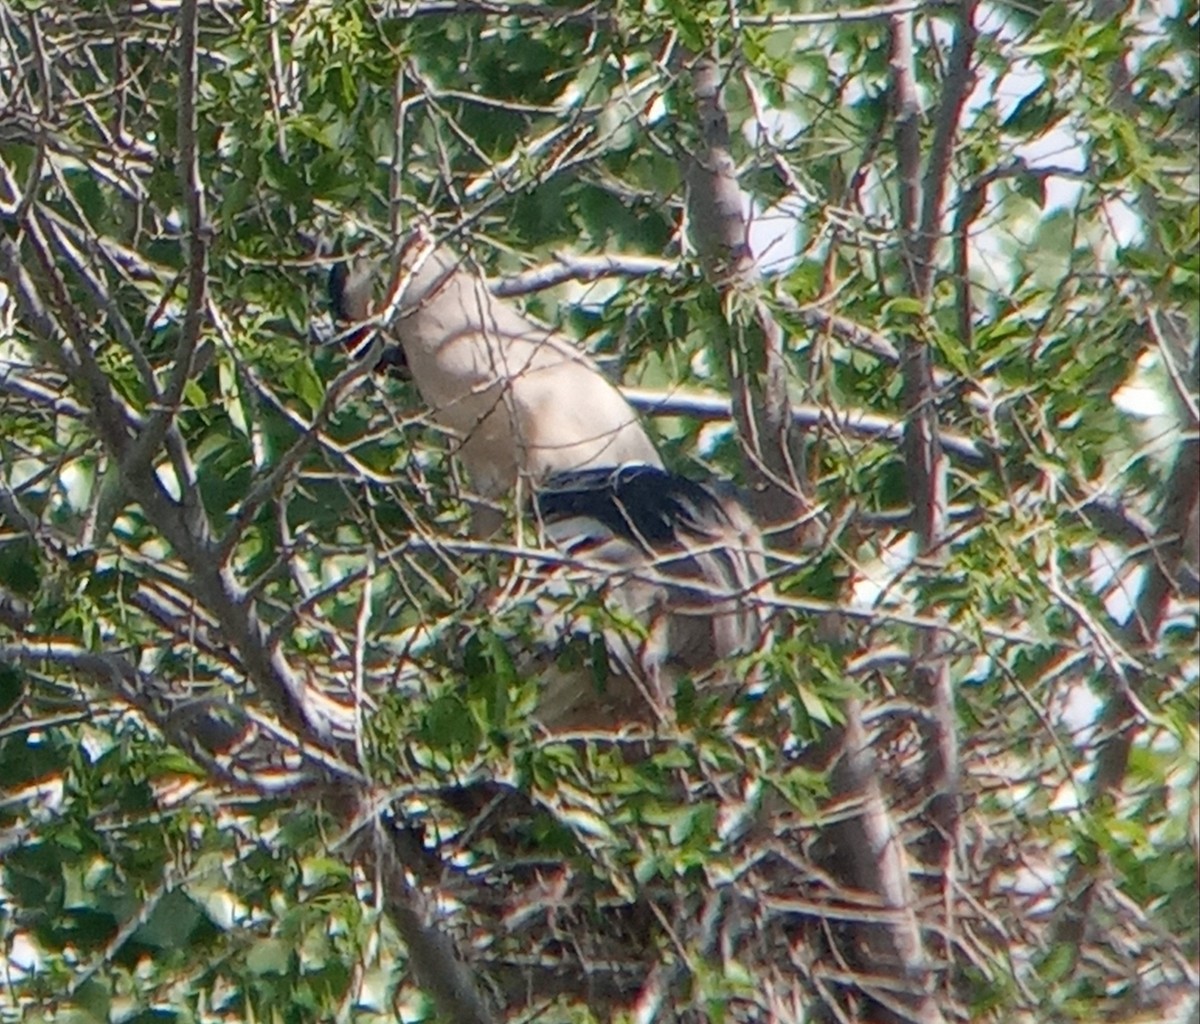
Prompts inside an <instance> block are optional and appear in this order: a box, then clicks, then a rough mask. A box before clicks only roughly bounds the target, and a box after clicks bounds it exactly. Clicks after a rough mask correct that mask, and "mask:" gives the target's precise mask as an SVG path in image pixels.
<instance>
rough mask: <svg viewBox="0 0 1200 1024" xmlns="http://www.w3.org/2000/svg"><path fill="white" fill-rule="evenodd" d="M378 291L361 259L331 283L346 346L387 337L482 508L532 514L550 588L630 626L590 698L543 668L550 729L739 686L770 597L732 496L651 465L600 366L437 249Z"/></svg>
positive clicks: (487, 514) (614, 721)
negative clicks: (551, 557) (711, 687)
mask: <svg viewBox="0 0 1200 1024" xmlns="http://www.w3.org/2000/svg"><path fill="white" fill-rule="evenodd" d="M374 280H375V278H374V275H373V274H372V273H370V272H369V271H368V270H365V269H364V268H363V267H362V266H361V265H358V264H354V265H351V266H347V265H344V264H340V265H338V266H336V267H335V268H334V270H333V271H332V272H331V274H330V293H331V304H332V307H333V312H334V316H335V319H336V320H338V321H339V324H340V325H341V326H346V325H349V329H348V330H347V332H346V334H345V337H346V338H349V339H350V342H351V344H352V345H358V344H360V343H361V342H362V341H363V339H364V338H365V337H366V336H367V335H368V334H369V333H370V331H371V328H370V327H363V328H360V329H358V330H355V329H354V327H353V325H354V324H356V323H364V322H365V323H370V322H371V321H372V320H374V321H375V326H377V327H378V328H379V329H380V330H381V331H382V332H383V334H384V337H385V338H387V339H394V340H395V341H396V342H398V343H399V345H400V347H401V349H402V352H403V360H402V362H403V363H404V364H405V365H406V367H407V371H408V373H409V374H410V375H411V377H412V380H413V382H414V383H415V384H416V387H417V389H418V390H419V391H420V393H421V396H422V398H423V399H424V401H425V402H426V404H427V405H428V406H429V409H430V413H431V416H432V418H433V420H434V421H435V422H436V423H438V424H439V425H440V426H441V427H443V428H445V429H446V430H448V431H450V432H451V433H452V434H454V435H455V436H456V437H457V438H458V440H459V445H458V447H457V448H456V453H457V455H458V457H459V458H460V459H461V460H462V463H463V465H464V467H465V469H466V471H467V474H468V476H469V478H470V481H471V484H472V486H473V487H474V488H475V490H476V492H477V495H478V497H479V498H482V499H483V500H484V502H485V503H493V505H494V503H497V502H504V501H508V500H510V499H515V500H516V502H517V503H518V505H519V506H521V507H525V506H526V505H527V504H531V505H532V508H533V511H534V513H535V518H536V519H537V521H538V522H539V524H540V526H541V531H542V535H543V536H544V538H545V539H546V541H547V543H548V544H549V545H550V546H552V547H553V548H554V549H556V550H557V551H558V552H560V553H561V554H562V556H563V559H564V567H563V570H562V573H561V574H560V576H559V579H558V581H557V583H558V584H561V583H562V582H563V581H564V580H565V579H567V578H570V579H571V580H573V581H574V583H573V584H572V585H577V584H579V583H581V582H582V583H584V584H590V586H591V588H592V589H593V590H594V591H596V592H597V593H598V594H599V595H600V597H601V598H602V600H604V601H605V602H606V603H607V604H608V605H609V606H610V607H612V608H614V609H616V610H617V611H618V612H619V613H620V616H619V617H624V618H625V619H626V620H627V621H632V622H635V623H638V624H639V627H640V628H638V629H637V630H636V631H635V634H634V635H620V631H619V630H605V643H606V646H607V648H608V653H609V656H610V661H611V663H612V665H613V666H614V668H615V669H616V671H617V674H618V676H620V677H621V678H620V679H617V680H615V681H614V682H613V685H612V686H611V687H608V688H606V690H605V694H604V695H603V696H598V695H597V694H595V693H592V694H589V693H586V692H580V683H579V681H578V680H577V679H575V680H564V679H559V678H558V677H557V676H556V675H555V673H553V672H550V673H548V674H547V675H546V677H545V678H544V682H545V691H546V692H545V700H544V701H543V703H542V704H541V705H540V707H539V716H540V717H541V718H542V720H543V721H544V722H545V723H546V724H548V725H551V726H552V727H554V728H559V729H571V728H592V727H595V726H597V725H607V726H609V727H613V726H616V725H619V724H620V723H621V722H622V721H630V720H632V721H642V722H656V721H662V720H664V719H666V718H669V716H670V701H671V696H672V693H673V681H675V680H678V679H679V678H680V677H681V676H682V675H687V676H689V677H691V678H692V679H694V680H695V681H696V682H697V683H701V682H703V681H723V682H725V683H730V682H739V681H740V680H736V679H733V678H732V672H733V663H734V661H735V660H736V659H737V658H738V656H739V655H743V654H747V653H750V652H752V651H754V650H755V649H757V648H759V647H760V646H761V645H762V644H763V643H764V642H765V641H766V638H767V615H766V613H765V611H764V608H765V597H766V594H765V593H764V590H768V589H769V584H768V583H767V581H766V572H765V567H764V564H763V556H762V541H761V537H760V536H759V533H758V531H757V529H756V528H755V526H754V524H753V523H752V522H751V521H750V520H749V518H748V516H747V515H746V513H745V511H744V510H743V508H742V507H741V505H740V504H739V503H738V501H737V500H736V498H735V497H734V496H733V494H732V493H731V491H729V490H728V489H727V488H725V487H723V486H720V485H708V484H699V483H696V482H693V481H691V480H689V479H687V478H685V477H683V476H680V475H678V474H675V473H672V472H670V471H668V470H666V469H664V468H663V465H662V460H661V459H660V457H659V454H658V451H657V450H656V449H655V447H654V444H653V442H652V441H651V440H650V438H649V436H648V435H647V433H646V431H645V430H644V428H643V427H642V425H641V423H640V422H639V421H638V418H637V415H636V413H635V412H634V411H633V409H632V408H631V407H630V405H629V403H628V402H627V401H626V400H625V399H624V397H623V396H622V395H621V393H620V391H619V390H618V389H617V388H616V387H615V386H614V385H613V384H612V383H611V382H610V381H609V380H608V379H607V378H606V377H605V376H604V374H603V373H602V372H601V370H600V369H599V368H598V367H597V366H596V365H595V363H594V362H592V361H591V360H590V359H589V358H588V357H587V356H586V355H584V354H583V353H582V352H580V351H579V350H578V349H577V348H575V346H574V345H572V344H571V342H570V341H568V340H567V339H566V338H564V337H563V336H562V335H560V334H558V333H556V332H555V331H554V330H552V329H550V328H547V327H544V326H541V325H538V324H536V323H534V322H533V321H532V320H530V319H528V318H527V317H525V316H524V315H523V314H522V313H520V312H519V311H518V310H517V309H516V308H514V307H513V306H512V305H510V304H508V303H507V302H505V301H503V300H501V299H498V298H496V297H495V296H493V295H492V294H491V292H490V291H489V290H488V287H487V284H486V282H485V281H484V280H483V279H482V277H481V276H480V275H479V274H477V273H475V272H474V271H473V270H471V269H469V268H468V266H467V265H466V264H464V263H463V262H462V261H461V260H459V259H458V258H456V257H455V256H454V255H453V254H451V253H450V252H449V251H447V250H446V249H442V248H433V247H432V246H429V245H423V244H419V243H418V244H414V243H410V244H409V245H408V246H406V249H405V251H404V253H402V255H401V258H400V265H399V269H398V270H397V271H396V272H395V273H394V274H393V275H392V278H391V282H390V287H389V288H388V289H387V292H388V294H387V296H386V298H383V299H381V300H379V301H377V300H376V297H375V295H374ZM393 362H395V360H393ZM476 513H477V514H476V516H475V518H474V528H475V530H476V532H477V533H480V534H481V535H485V536H486V535H490V534H492V533H493V532H494V531H495V529H497V528H498V527H499V525H500V522H501V521H502V520H501V519H500V517H499V516H498V515H495V514H494V513H491V511H490V510H489V509H487V508H486V507H485V508H484V509H483V512H482V514H480V511H479V509H477V510H476ZM560 593H561V587H560ZM544 624H545V628H546V631H547V632H548V633H551V634H557V635H556V636H552V637H551V639H562V638H563V636H564V634H569V633H570V632H571V631H572V630H573V629H574V628H575V625H574V624H573V623H572V622H571V621H569V617H566V618H564V617H563V616H561V615H559V616H557V617H556V616H554V615H547V616H546V617H545V619H544ZM551 677H553V678H551ZM613 716H616V717H615V718H614V717H613Z"/></svg>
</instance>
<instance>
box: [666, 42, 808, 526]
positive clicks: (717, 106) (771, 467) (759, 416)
mask: <svg viewBox="0 0 1200 1024" xmlns="http://www.w3.org/2000/svg"><path fill="white" fill-rule="evenodd" d="M721 87H722V77H721V71H720V68H719V67H718V65H717V63H716V62H715V61H713V60H710V59H708V58H700V59H698V60H696V62H695V63H694V65H693V67H692V89H693V93H694V95H695V98H696V107H697V114H698V118H699V123H700V135H701V144H700V146H699V147H698V150H697V153H696V155H695V156H694V157H692V158H690V159H688V160H687V162H686V166H685V177H686V179H687V183H688V225H689V228H690V230H691V233H692V237H693V240H694V242H695V245H696V249H697V251H698V253H699V255H700V259H701V263H702V264H703V266H704V268H705V272H706V274H707V276H708V278H709V280H710V281H711V282H712V284H713V286H714V287H715V288H716V290H717V291H718V293H720V295H721V297H722V301H723V305H724V315H725V316H726V318H727V320H726V323H727V330H728V342H727V346H726V348H727V369H728V373H729V380H730V386H731V387H732V389H733V399H732V404H731V408H732V411H733V418H734V422H735V423H736V424H737V428H738V436H739V439H740V440H741V443H742V449H743V452H744V453H745V456H746V464H747V477H748V480H749V482H750V485H751V493H752V494H753V496H754V497H753V505H754V511H755V513H756V518H758V520H759V522H760V523H761V524H762V525H763V526H764V527H765V529H766V531H768V532H769V533H770V534H771V535H772V536H773V537H774V538H775V539H776V543H778V544H779V545H780V546H784V547H789V546H794V545H795V544H796V543H798V542H799V541H800V540H801V537H800V531H801V530H804V531H805V532H808V530H811V529H812V528H813V527H814V526H815V523H814V521H813V520H811V519H810V518H809V517H808V516H807V512H808V508H809V503H808V498H807V496H806V490H807V487H806V483H805V480H804V462H803V456H802V447H801V444H800V439H799V438H797V437H795V436H794V430H793V421H792V417H791V414H790V411H789V404H790V403H789V400H788V393H787V366H786V364H785V362H784V358H783V332H782V330H781V329H780V326H779V323H778V321H777V320H776V319H775V317H774V316H773V315H772V313H771V312H770V310H769V309H768V307H767V304H766V303H765V302H764V301H763V299H762V298H761V296H759V295H757V294H756V291H757V289H758V287H759V284H760V280H759V273H758V269H757V268H756V267H755V265H754V258H753V254H752V253H751V251H750V245H749V234H748V232H749V226H748V225H747V223H746V220H745V216H744V214H743V212H742V211H743V208H744V202H743V195H742V190H741V188H740V186H739V185H738V181H737V175H736V171H735V165H734V160H733V154H732V152H731V149H730V145H731V142H730V131H729V120H728V117H727V116H726V113H725V108H724V106H723V103H722V99H721ZM739 308H741V309H744V310H745V311H746V313H747V314H748V316H747V320H746V322H745V325H744V327H743V328H742V329H741V330H739V329H738V328H737V322H736V320H734V321H733V322H732V323H731V322H729V319H728V318H729V317H730V314H731V313H734V314H736V312H737V311H738V310H739ZM747 328H750V329H749V330H747ZM802 523H807V524H808V526H807V527H802V526H800V525H799V524H802Z"/></svg>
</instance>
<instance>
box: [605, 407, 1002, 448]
mask: <svg viewBox="0 0 1200 1024" xmlns="http://www.w3.org/2000/svg"><path fill="white" fill-rule="evenodd" d="M621 394H623V395H624V396H625V397H626V399H628V401H629V404H630V405H632V406H633V407H634V408H635V409H637V410H638V411H639V412H643V413H646V414H647V415H649V416H687V417H690V418H691V419H695V420H700V421H702V422H713V421H716V420H728V419H732V417H733V409H732V403H731V402H730V400H729V399H727V398H722V397H721V396H720V395H713V394H707V393H703V392H698V391H686V390H682V389H672V390H670V391H656V390H651V389H647V388H622V389H621ZM790 411H791V416H792V422H794V423H795V424H796V425H797V426H801V427H829V428H830V429H831V430H833V431H835V432H836V433H841V434H847V435H849V436H851V437H865V438H874V439H884V440H889V441H899V440H901V439H902V438H903V436H904V431H905V424H904V422H903V421H901V420H896V419H891V418H889V417H887V416H881V415H879V414H878V413H870V412H863V411H861V410H849V409H833V408H824V407H822V406H818V405H803V404H793V405H792V407H791V410H790ZM941 440H942V446H943V447H944V448H945V449H946V450H947V451H949V452H952V453H954V454H955V455H957V456H958V457H959V458H961V459H963V460H964V461H966V462H969V463H971V464H974V465H977V464H980V463H983V462H985V461H986V460H987V457H988V456H987V453H986V452H985V451H983V450H982V449H981V448H980V447H979V445H978V444H976V443H975V442H974V441H972V440H971V439H970V438H969V437H963V436H962V435H961V434H943V435H941Z"/></svg>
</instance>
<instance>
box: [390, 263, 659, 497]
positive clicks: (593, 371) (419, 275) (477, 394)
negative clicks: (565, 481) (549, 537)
mask: <svg viewBox="0 0 1200 1024" xmlns="http://www.w3.org/2000/svg"><path fill="white" fill-rule="evenodd" d="M394 332H395V334H396V336H397V338H398V340H399V341H400V344H401V345H402V346H403V347H404V353H405V357H406V359H407V362H408V367H409V371H410V372H411V373H412V377H413V381H414V382H415V383H416V386H417V389H418V390H419V391H420V392H421V397H422V398H424V400H425V401H426V402H427V403H428V405H429V407H430V411H431V413H432V414H433V417H434V419H435V420H436V421H437V422H438V423H439V424H440V425H442V426H443V427H445V428H447V429H448V430H450V431H452V432H453V433H454V434H456V435H457V436H458V437H459V438H460V439H461V442H462V444H461V447H460V449H459V450H458V455H459V457H460V458H461V459H462V462H463V465H464V466H465V467H466V470H467V473H468V474H469V475H470V477H471V482H472V484H473V485H474V487H475V489H476V490H477V491H478V493H479V494H480V495H481V496H482V497H484V498H491V499H498V498H504V497H507V496H508V495H510V494H512V493H513V491H514V488H515V487H516V485H517V482H518V480H525V481H528V482H530V483H532V484H533V486H535V487H536V486H537V485H538V484H540V483H541V482H542V481H544V480H545V479H547V478H548V477H549V476H550V475H551V474H553V473H559V472H564V471H568V470H574V469H582V468H586V467H590V466H617V465H624V464H627V463H635V462H636V463H645V464H647V465H652V466H660V465H662V462H661V460H660V459H659V455H658V451H657V450H656V449H655V447H654V444H653V443H652V442H651V440H650V438H649V437H648V436H647V434H646V432H645V430H644V429H643V428H642V425H641V424H640V423H639V422H638V419H637V414H636V413H635V412H634V411H633V409H632V408H631V407H630V405H629V403H628V402H626V401H625V399H624V398H623V397H622V396H621V393H620V392H619V391H618V390H617V389H616V387H614V386H613V385H612V384H611V383H610V382H609V381H608V379H607V378H606V377H605V376H604V374H603V373H601V372H600V370H599V369H598V368H597V367H596V365H595V364H594V363H593V362H592V361H591V360H590V359H588V358H587V357H586V356H585V355H584V354H583V353H582V352H580V351H579V350H578V349H576V348H575V347H574V346H573V345H572V344H571V343H570V342H569V341H568V340H567V339H566V338H564V337H562V335H560V334H557V333H556V332H554V331H552V330H550V329H548V328H546V327H542V326H539V325H538V324H535V323H534V322H533V321H531V320H529V319H528V318H527V317H525V316H523V315H522V314H521V313H520V312H519V311H518V310H516V309H515V308H514V307H512V306H511V305H509V304H507V303H505V302H503V301H502V300H500V299H497V298H495V297H494V296H493V295H492V294H491V293H490V292H489V291H488V289H487V285H486V283H485V282H484V281H483V280H482V278H481V277H479V275H477V274H475V273H472V272H471V271H470V270H468V269H467V268H466V267H464V266H463V265H461V263H460V262H458V261H456V260H455V258H454V257H452V256H451V255H449V254H448V253H447V252H446V251H445V250H435V251H433V252H431V253H429V254H428V256H427V258H426V259H425V260H424V262H423V263H422V264H421V265H420V267H419V268H418V269H416V271H415V272H414V273H413V274H412V276H411V278H410V279H409V280H408V283H407V285H406V286H405V287H404V291H403V292H402V294H401V297H400V305H399V315H398V316H397V317H396V319H395V321H394Z"/></svg>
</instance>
